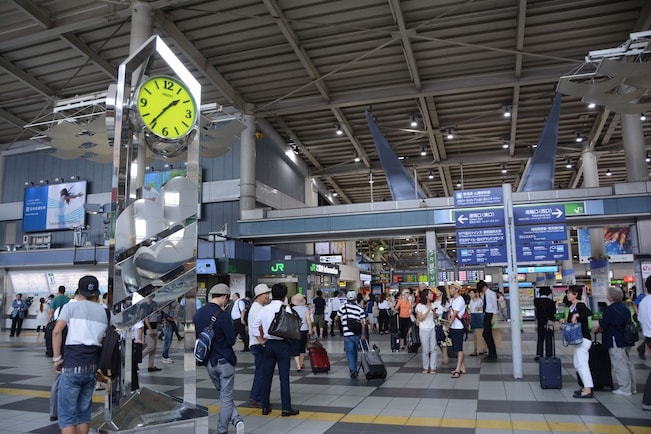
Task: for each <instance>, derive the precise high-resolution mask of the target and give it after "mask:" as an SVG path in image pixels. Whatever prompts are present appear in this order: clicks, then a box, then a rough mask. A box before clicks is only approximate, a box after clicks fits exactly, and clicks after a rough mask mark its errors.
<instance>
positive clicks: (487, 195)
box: [454, 187, 504, 207]
mask: <svg viewBox="0 0 651 434" xmlns="http://www.w3.org/2000/svg"><path fill="white" fill-rule="evenodd" d="M502 203H504V196H503V193H502V188H501V187H496V188H483V189H481V190H461V191H455V192H454V206H455V207H462V206H489V205H501V204H502Z"/></svg>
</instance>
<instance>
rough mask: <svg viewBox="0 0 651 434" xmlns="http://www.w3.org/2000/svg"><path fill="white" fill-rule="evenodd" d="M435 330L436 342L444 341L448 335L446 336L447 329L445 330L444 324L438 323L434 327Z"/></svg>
mask: <svg viewBox="0 0 651 434" xmlns="http://www.w3.org/2000/svg"><path fill="white" fill-rule="evenodd" d="M434 331H435V333H436V342H443V341H445V338H446V336H445V330H443V326H442V325H439V324H437V325H436V327H435V329H434Z"/></svg>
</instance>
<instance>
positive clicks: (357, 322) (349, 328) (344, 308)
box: [337, 291, 366, 378]
mask: <svg viewBox="0 0 651 434" xmlns="http://www.w3.org/2000/svg"><path fill="white" fill-rule="evenodd" d="M356 301H357V293H356V292H355V291H348V293H347V294H346V303H344V304H343V305H341V307H340V308H339V311H337V316H338V317H339V320H340V321H341V326H342V329H343V331H344V351H345V352H346V358H347V359H348V368H349V370H350V378H357V348H358V347H359V341H360V339H365V338H364V334H363V333H362V330H363V329H364V325H365V324H366V313H365V312H364V309H363V308H362V307H361V306H359V305H358V304H357V302H356Z"/></svg>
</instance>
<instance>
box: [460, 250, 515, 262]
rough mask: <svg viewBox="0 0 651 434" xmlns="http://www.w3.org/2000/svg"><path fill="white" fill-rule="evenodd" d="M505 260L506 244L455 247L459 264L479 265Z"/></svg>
mask: <svg viewBox="0 0 651 434" xmlns="http://www.w3.org/2000/svg"><path fill="white" fill-rule="evenodd" d="M504 262H506V246H491V247H475V248H469V249H457V263H458V264H459V265H481V264H496V263H504Z"/></svg>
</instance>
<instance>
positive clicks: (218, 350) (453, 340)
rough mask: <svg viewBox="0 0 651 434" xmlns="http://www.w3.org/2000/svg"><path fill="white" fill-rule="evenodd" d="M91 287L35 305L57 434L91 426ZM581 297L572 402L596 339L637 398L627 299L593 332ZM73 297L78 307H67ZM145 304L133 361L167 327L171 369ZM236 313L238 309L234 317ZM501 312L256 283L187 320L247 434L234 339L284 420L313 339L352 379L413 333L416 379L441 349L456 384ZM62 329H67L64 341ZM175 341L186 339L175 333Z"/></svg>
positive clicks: (542, 310)
mask: <svg viewBox="0 0 651 434" xmlns="http://www.w3.org/2000/svg"><path fill="white" fill-rule="evenodd" d="M645 287H646V289H647V292H651V277H649V278H648V279H647V280H646V282H645ZM98 288H99V284H98V282H97V279H96V278H95V277H93V276H84V277H83V278H82V279H80V281H79V285H78V288H77V290H76V292H75V297H74V298H73V299H72V300H71V299H70V298H69V297H67V296H66V295H65V288H63V287H62V288H60V289H59V294H58V296H57V297H54V298H53V299H51V300H50V301H49V303H48V302H45V304H43V303H42V305H41V308H43V306H44V305H45V306H48V307H49V309H47V310H46V311H47V317H48V319H49V320H53V321H56V325H55V327H54V331H53V338H52V340H53V342H52V347H53V348H54V354H53V358H52V360H53V363H54V369H55V370H56V371H57V373H58V374H59V375H58V378H57V382H58V384H59V389H58V390H59V391H60V392H58V407H57V410H58V420H59V426H60V428H61V432H62V433H64V434H65V433H72V432H80V431H79V429H81V432H83V431H84V430H85V429H87V428H88V424H89V422H90V406H91V400H92V394H93V390H94V388H95V383H96V381H95V375H94V372H95V368H96V366H95V365H96V362H95V360H96V358H97V354H98V351H99V348H100V343H101V340H102V336H103V335H104V332H105V330H106V328H107V325H108V324H109V321H110V319H109V317H110V315H108V314H106V315H105V314H104V312H108V311H107V310H106V308H107V306H106V300H104V303H100V299H99V296H100V294H99V289H98ZM583 295H584V294H582V291H581V287H579V286H570V287H569V289H568V290H567V292H566V298H565V300H564V303H565V305H566V307H567V309H566V312H567V313H566V316H565V317H564V318H562V319H560V322H561V323H563V322H567V323H578V324H580V326H581V333H582V336H583V339H582V341H581V343H579V344H577V345H575V346H574V347H573V365H574V368H575V369H576V371H577V373H578V376H579V378H580V380H581V384H582V386H581V387H580V388H579V389H578V390H576V391H575V392H574V395H573V396H574V397H575V398H578V399H589V398H592V397H593V396H594V394H593V388H594V387H595V382H594V381H593V373H592V372H591V368H590V363H589V360H590V348H591V346H592V343H593V339H592V334H593V333H602V334H603V339H602V341H603V345H604V346H605V347H606V348H607V349H608V354H609V356H610V360H611V362H612V367H613V372H614V378H615V380H616V384H617V385H618V387H617V388H615V389H613V390H612V393H613V394H615V395H625V396H630V395H632V394H633V393H636V392H637V391H636V381H635V369H634V366H633V363H632V361H631V355H630V348H631V346H630V345H627V344H626V342H625V341H624V325H625V324H627V323H629V322H630V321H631V319H632V318H631V314H630V311H629V309H628V308H627V307H626V306H625V305H624V304H623V300H624V293H623V292H622V290H621V289H620V288H616V287H611V288H609V289H608V293H607V299H608V304H607V306H606V307H605V309H604V310H603V315H602V317H601V319H600V320H599V321H598V323H597V324H595V327H594V328H593V329H592V330H591V329H590V328H589V318H590V317H591V316H592V311H591V310H590V308H589V307H588V306H587V305H586V304H585V303H584V302H583V301H582V296H583ZM231 297H232V298H233V300H231ZM250 298H252V300H250ZM70 301H75V303H69V302H70ZM20 302H21V297H18V296H17V303H15V304H16V305H17V306H16V309H17V310H19V309H20V305H21V303H20ZM534 305H535V309H536V320H537V323H536V326H537V336H538V340H537V346H536V356H535V359H536V360H538V359H540V358H542V357H552V356H553V354H554V353H553V339H554V329H555V322H556V320H557V315H556V303H555V302H554V301H553V298H552V294H551V290H549V288H548V287H541V288H540V289H539V293H538V296H537V297H536V299H535V302H534ZM634 305H635V315H634V318H633V319H634V320H635V321H636V322H638V323H639V325H640V327H641V329H642V333H643V339H642V341H641V343H640V345H639V346H637V348H636V351H637V353H638V356H639V357H640V358H645V357H646V354H645V353H647V352H649V353H651V297H645V296H644V294H641V295H640V296H638V297H636V299H635V300H634ZM144 306H145V309H146V310H147V312H145V314H146V315H144V316H143V317H144V320H143V321H140V322H138V324H136V325H135V326H134V328H133V332H134V334H133V339H134V342H133V343H134V352H138V349H139V350H140V351H141V352H142V355H140V358H142V357H143V356H148V357H149V365H148V370H149V371H150V372H154V371H158V370H160V369H159V368H157V367H156V366H155V365H154V360H155V358H154V357H155V354H156V341H157V339H156V337H157V335H156V333H157V328H158V324H157V323H158V322H159V321H162V322H163V327H162V329H163V336H164V348H163V363H166V359H169V347H170V346H169V341H170V340H171V336H172V334H173V332H174V327H173V325H175V324H176V318H174V316H173V315H172V314H171V311H170V308H169V306H168V307H166V308H163V309H160V308H159V307H158V306H157V305H156V302H155V301H154V297H150V298H148V299H147V301H146V303H145V304H144ZM283 309H284V310H286V311H287V312H294V313H295V314H296V315H298V317H300V319H301V321H300V322H301V326H300V339H297V340H287V339H284V338H281V337H278V336H276V335H275V334H273V333H272V332H271V330H270V327H271V324H272V322H273V320H274V317H275V316H276V314H277V313H278V312H280V311H282V310H283ZM233 310H236V311H237V312H236V314H234V313H233ZM499 310H500V308H499V302H498V295H497V293H496V292H495V291H494V290H492V289H490V288H489V286H488V285H487V284H486V283H485V282H484V281H480V282H478V283H477V285H476V287H470V288H466V289H464V288H462V286H461V285H460V284H459V283H457V282H452V283H450V284H447V283H446V284H445V285H442V286H438V287H436V288H431V289H430V288H428V287H427V286H426V285H421V287H420V288H419V289H418V290H416V289H405V290H402V291H401V292H400V293H399V294H397V295H396V297H395V299H394V298H392V297H390V296H387V295H386V294H381V295H380V296H379V297H376V296H375V295H372V294H371V295H368V296H366V297H364V296H363V295H362V294H361V293H358V292H356V291H348V292H346V293H345V294H342V296H340V295H339V293H338V292H334V294H333V296H332V297H329V298H327V299H326V298H324V297H323V294H322V292H321V291H320V290H319V291H317V292H316V297H314V298H313V299H312V303H310V304H308V300H307V298H306V297H305V296H304V295H303V294H300V293H299V294H294V295H292V296H291V297H289V296H288V288H287V286H285V285H283V284H280V283H277V284H274V285H273V286H272V287H271V288H269V286H267V285H266V284H264V283H261V284H258V285H256V286H255V288H254V289H253V294H252V297H248V294H247V296H245V297H243V298H240V297H239V294H237V295H234V296H233V295H232V291H231V289H230V288H229V287H228V285H225V284H223V283H219V284H217V285H214V286H213V287H212V288H211V289H210V290H209V291H208V294H207V303H206V305H205V306H203V307H200V308H199V309H198V310H197V312H196V314H195V316H194V318H193V321H194V324H195V329H196V330H197V331H201V330H204V329H205V328H206V326H207V325H208V324H211V323H212V324H213V325H214V337H213V341H212V346H211V349H210V356H209V358H208V360H207V363H206V365H205V366H206V370H207V373H208V377H209V378H210V379H211V381H212V383H213V385H214V386H215V388H216V390H217V392H218V394H219V396H220V401H221V405H220V413H219V418H218V421H219V422H218V432H219V433H226V432H228V426H229V425H230V424H232V425H233V426H235V429H236V432H237V433H238V434H243V433H244V421H243V419H242V417H241V416H240V415H239V413H238V410H237V407H236V406H235V404H234V398H233V389H234V384H235V378H234V377H235V366H236V364H237V356H236V354H235V350H234V346H235V345H236V342H237V339H238V338H239V339H240V340H241V341H242V342H243V344H244V347H243V349H242V350H241V351H250V352H251V353H252V355H253V359H254V365H255V374H254V379H253V382H252V385H251V389H250V393H249V400H248V403H249V406H250V407H254V408H260V409H261V412H262V415H268V414H270V413H272V411H273V409H272V404H271V401H272V397H271V396H270V395H271V390H272V387H271V386H272V382H273V377H274V373H275V371H276V370H277V372H278V378H279V381H280V402H281V405H280V408H279V409H278V410H280V415H281V416H282V417H290V416H294V415H297V414H299V410H298V409H296V408H295V407H294V406H293V405H292V400H291V393H290V369H291V366H292V361H293V363H294V369H296V371H299V372H300V371H301V370H303V369H304V368H305V355H306V349H307V345H308V342H309V341H310V339H311V338H312V339H327V338H328V337H333V336H335V333H336V332H338V333H339V334H340V335H341V336H343V341H344V351H345V354H346V358H347V360H348V365H349V366H348V367H349V371H350V376H351V378H356V377H357V375H358V350H359V349H360V342H361V341H363V340H365V339H368V338H369V337H370V334H371V333H375V334H378V335H384V334H389V333H395V334H398V336H399V339H400V341H399V342H400V348H399V349H398V351H405V349H406V348H405V347H406V346H407V345H408V341H410V340H411V339H412V338H414V336H413V335H412V336H410V335H409V334H410V333H414V332H415V333H417V334H418V342H420V352H421V355H422V373H423V374H437V373H438V372H440V366H439V364H438V352H439V351H440V352H441V356H442V359H443V364H447V363H449V359H448V357H449V355H450V354H452V355H453V356H454V357H455V358H456V365H455V366H454V368H453V369H452V370H451V371H450V375H451V377H452V378H459V377H460V376H461V375H463V374H465V373H466V367H465V363H464V361H465V355H464V351H463V349H464V341H465V340H466V339H468V338H469V337H470V336H469V335H470V334H472V338H473V352H472V353H470V356H477V355H479V354H480V353H484V354H485V357H484V361H486V362H494V361H496V360H497V359H498V356H497V348H496V344H495V341H494V339H493V334H492V329H493V328H494V324H495V322H496V320H497V315H498V313H499ZM221 313H229V314H228V315H221ZM18 330H19V326H18V324H17V325H16V328H15V330H12V332H16V333H19V331H18ZM469 330H472V333H469ZM64 331H66V332H67V337H66V335H65V334H64ZM176 333H178V328H177V329H176ZM244 335H245V336H244ZM177 337H179V339H182V336H179V335H178V334H177ZM448 347H450V348H448ZM143 348H144V351H143ZM64 352H65V358H64ZM134 366H136V369H135V370H132V376H133V377H134V378H133V381H134V387H135V388H137V387H138V384H137V383H138V380H137V365H134ZM62 390H63V391H65V392H62ZM132 390H134V389H133V387H132ZM642 406H643V408H644V409H645V410H651V373H650V375H649V378H647V381H646V387H645V391H644V397H643V404H642Z"/></svg>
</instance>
